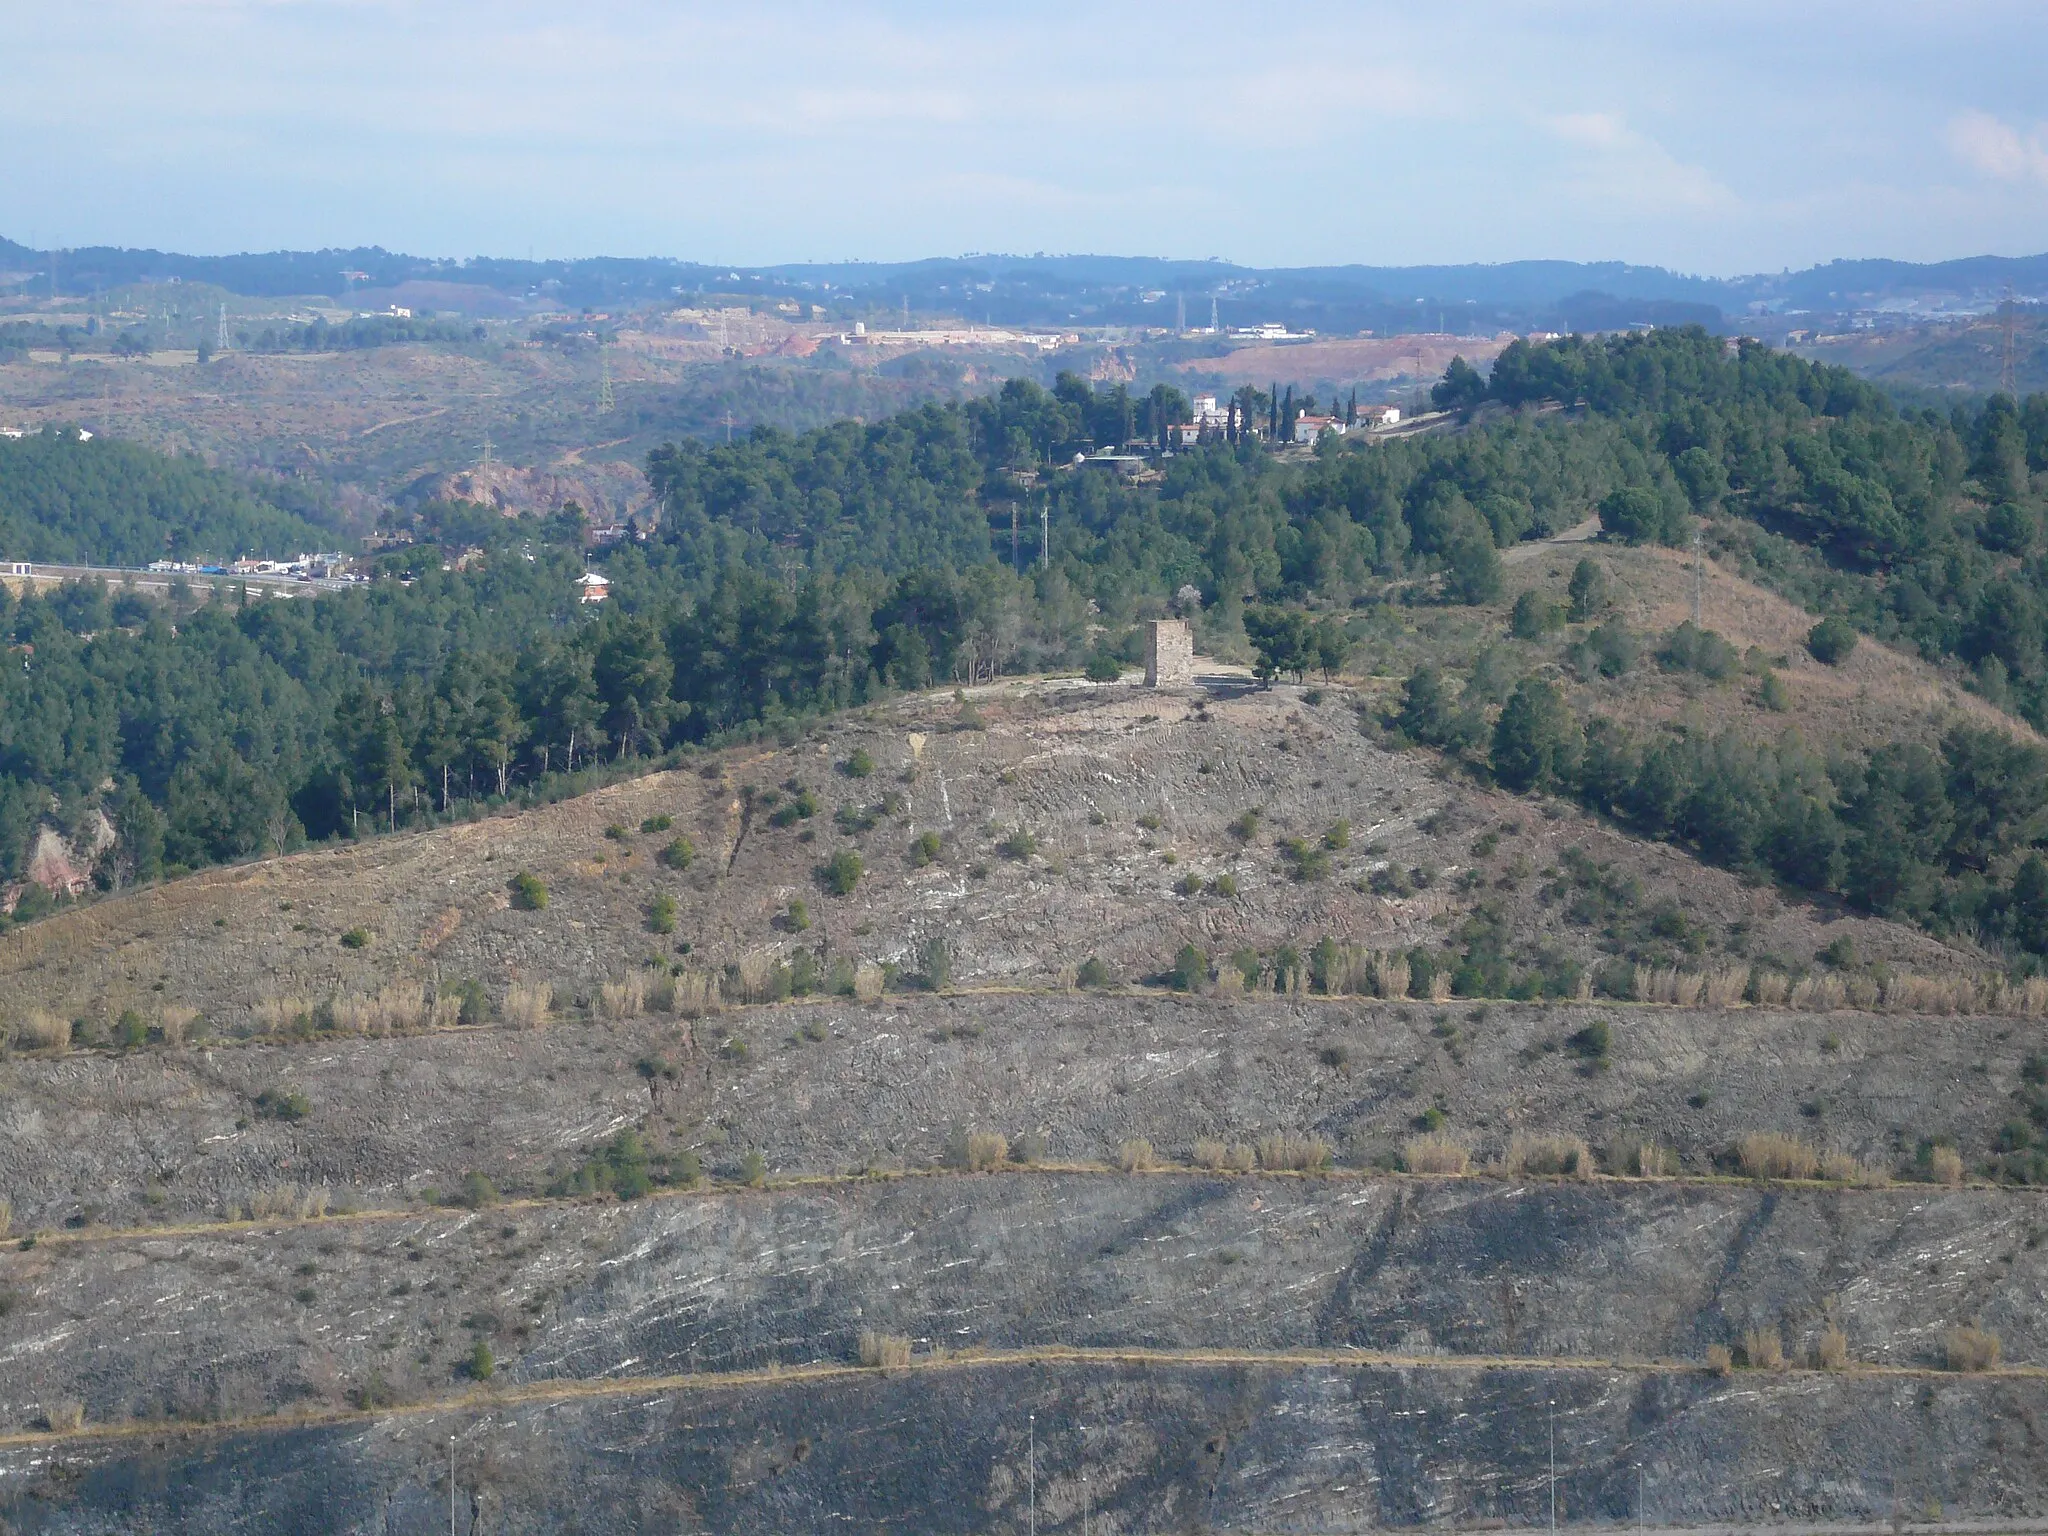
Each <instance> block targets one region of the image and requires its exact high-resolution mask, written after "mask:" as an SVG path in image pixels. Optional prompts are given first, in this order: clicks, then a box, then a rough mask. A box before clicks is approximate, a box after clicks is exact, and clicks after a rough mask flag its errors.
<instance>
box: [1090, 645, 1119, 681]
mask: <svg viewBox="0 0 2048 1536" xmlns="http://www.w3.org/2000/svg"><path fill="white" fill-rule="evenodd" d="M1082 675H1083V676H1085V677H1086V678H1087V679H1088V681H1089V682H1091V683H1113V682H1115V681H1116V680H1117V679H1118V678H1120V677H1122V676H1123V675H1124V664H1123V663H1122V662H1121V661H1119V660H1118V659H1117V658H1116V657H1114V656H1112V655H1110V654H1109V653H1108V652H1107V651H1097V652H1096V653H1095V654H1094V655H1093V656H1090V657H1089V658H1088V665H1087V666H1086V667H1085V668H1083V669H1082Z"/></svg>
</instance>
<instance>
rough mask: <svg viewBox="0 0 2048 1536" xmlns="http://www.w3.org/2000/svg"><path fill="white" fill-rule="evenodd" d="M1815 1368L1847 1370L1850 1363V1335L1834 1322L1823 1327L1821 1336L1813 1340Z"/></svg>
mask: <svg viewBox="0 0 2048 1536" xmlns="http://www.w3.org/2000/svg"><path fill="white" fill-rule="evenodd" d="M1813 1364H1814V1368H1815V1369H1817V1370H1822V1371H1840V1370H1846V1369H1847V1368H1848V1365H1849V1335H1847V1334H1846V1333H1844V1332H1842V1330H1841V1329H1840V1328H1838V1327H1836V1326H1835V1325H1834V1324H1833V1323H1829V1324H1828V1325H1827V1326H1826V1327H1825V1328H1823V1329H1821V1331H1820V1337H1819V1338H1817V1339H1815V1340H1814V1341H1813Z"/></svg>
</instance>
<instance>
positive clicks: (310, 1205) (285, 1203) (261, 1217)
mask: <svg viewBox="0 0 2048 1536" xmlns="http://www.w3.org/2000/svg"><path fill="white" fill-rule="evenodd" d="M332 1199H333V1192H332V1191H331V1190H329V1189H328V1188H327V1186H326V1185H324V1184H315V1185H311V1186H308V1185H304V1184H266V1185H264V1186H263V1188H261V1189H259V1190H257V1191H256V1192H255V1193H254V1194H253V1195H251V1196H250V1197H249V1198H248V1199H247V1200H245V1201H242V1202H240V1203H239V1204H231V1205H230V1206H229V1207H228V1219H229V1220H231V1221H232V1220H234V1219H236V1218H237V1217H238V1216H242V1215H246V1216H247V1217H248V1219H249V1220H250V1221H285V1220H290V1221H314V1220H317V1219H318V1218H320V1217H322V1216H325V1215H326V1214H327V1208H328V1206H329V1205H330V1204H331V1203H332Z"/></svg>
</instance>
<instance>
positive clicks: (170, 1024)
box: [156, 1003, 199, 1045]
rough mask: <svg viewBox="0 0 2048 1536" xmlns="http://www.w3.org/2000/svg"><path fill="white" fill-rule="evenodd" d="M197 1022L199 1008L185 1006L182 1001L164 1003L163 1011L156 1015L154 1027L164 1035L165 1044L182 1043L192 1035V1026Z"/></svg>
mask: <svg viewBox="0 0 2048 1536" xmlns="http://www.w3.org/2000/svg"><path fill="white" fill-rule="evenodd" d="M198 1022H199V1010H198V1009H197V1008H187V1007H186V1006H185V1005H184V1004H183V1003H166V1004H164V1008H163V1012H162V1013H160V1014H158V1015H157V1020H156V1027H157V1028H158V1030H160V1031H161V1032H162V1034H163V1037H164V1044H165V1045H183V1044H184V1043H185V1042H186V1041H187V1040H188V1039H190V1038H191V1036H192V1026H193V1025H194V1024H197V1023H198Z"/></svg>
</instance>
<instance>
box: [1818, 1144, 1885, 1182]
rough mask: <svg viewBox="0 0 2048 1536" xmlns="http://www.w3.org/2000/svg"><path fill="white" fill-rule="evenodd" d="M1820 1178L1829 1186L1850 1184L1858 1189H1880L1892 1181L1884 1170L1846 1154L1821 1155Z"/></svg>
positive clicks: (1824, 1153)
mask: <svg viewBox="0 0 2048 1536" xmlns="http://www.w3.org/2000/svg"><path fill="white" fill-rule="evenodd" d="M1820 1176H1821V1177H1822V1178H1824V1179H1826V1180H1827V1181H1828V1182H1829V1183H1830V1184H1851V1185H1854V1186H1855V1187H1856V1188H1858V1189H1882V1188H1884V1186H1885V1185H1887V1184H1889V1183H1891V1181H1892V1176H1891V1174H1890V1173H1888V1172H1887V1171H1886V1170H1885V1169H1883V1168H1881V1167H1878V1166H1877V1165H1875V1164H1872V1163H1866V1162H1863V1161H1862V1160H1861V1159H1859V1158H1856V1157H1853V1156H1851V1155H1850V1154H1849V1153H1847V1152H1823V1153H1821V1155H1820Z"/></svg>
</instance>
